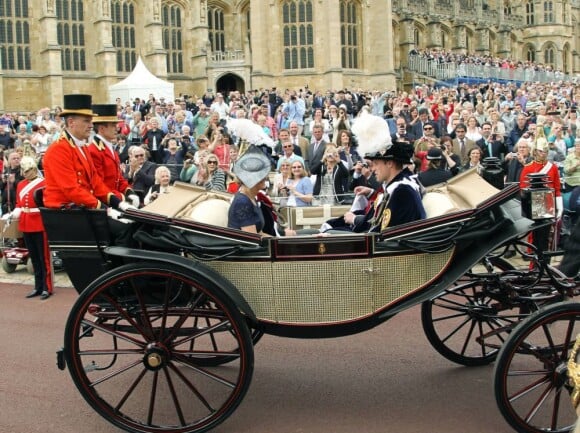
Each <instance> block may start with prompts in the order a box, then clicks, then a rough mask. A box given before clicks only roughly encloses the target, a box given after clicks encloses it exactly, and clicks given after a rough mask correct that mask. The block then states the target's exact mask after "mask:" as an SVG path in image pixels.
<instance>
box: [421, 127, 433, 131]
mask: <svg viewBox="0 0 580 433" xmlns="http://www.w3.org/2000/svg"><path fill="white" fill-rule="evenodd" d="M423 129H424V130H425V131H430V130H432V129H433V128H431V127H430V126H428V127H427V128H423Z"/></svg>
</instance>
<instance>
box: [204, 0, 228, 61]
mask: <svg viewBox="0 0 580 433" xmlns="http://www.w3.org/2000/svg"><path fill="white" fill-rule="evenodd" d="M207 25H208V27H209V42H210V44H211V50H212V52H214V53H215V52H217V51H225V50H226V42H225V41H226V30H225V24H224V10H223V9H221V8H218V7H215V6H214V7H209V8H208V10H207Z"/></svg>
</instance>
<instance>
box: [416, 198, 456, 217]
mask: <svg viewBox="0 0 580 433" xmlns="http://www.w3.org/2000/svg"><path fill="white" fill-rule="evenodd" d="M423 207H424V208H425V213H426V214H427V218H433V217H438V216H441V215H445V214H448V213H451V212H456V211H458V210H460V209H459V208H458V207H457V206H456V205H455V204H454V203H453V202H452V201H451V199H450V198H449V196H448V195H446V194H444V193H442V192H428V193H427V194H425V195H424V196H423Z"/></svg>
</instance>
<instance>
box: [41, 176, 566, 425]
mask: <svg viewBox="0 0 580 433" xmlns="http://www.w3.org/2000/svg"><path fill="white" fill-rule="evenodd" d="M436 193H438V194H441V197H440V199H441V200H442V201H444V202H445V203H447V204H450V203H451V204H453V206H451V207H449V206H448V209H447V211H446V212H442V213H441V214H440V215H438V216H433V217H431V218H427V219H425V220H422V221H417V222H414V223H410V224H405V225H402V226H397V227H393V228H390V229H388V230H386V231H384V232H382V233H366V234H345V235H331V236H297V237H289V238H283V237H282V238H274V237H261V236H259V235H257V234H252V233H247V232H242V231H238V230H232V229H228V228H227V227H223V226H221V225H219V224H217V221H219V218H217V217H216V218H213V221H209V222H210V223H208V222H207V221H206V222H200V221H198V220H196V219H195V218H192V216H193V215H195V214H196V212H194V209H191V208H188V210H187V212H185V213H184V212H183V208H184V206H185V203H182V201H184V200H185V199H184V197H187V200H185V201H188V202H189V201H191V199H192V196H191V195H190V196H189V197H188V196H187V194H181V195H180V196H179V197H172V196H171V194H167V197H164V198H163V199H164V200H165V205H164V204H163V202H159V204H157V205H156V208H155V209H154V210H155V212H153V211H152V210H151V209H147V208H146V209H144V210H131V211H128V212H126V213H125V215H124V217H125V218H126V219H128V220H130V221H132V223H133V225H134V227H135V228H136V231H135V236H134V238H135V239H136V241H138V243H139V246H140V247H139V248H126V247H119V246H114V245H112V244H111V240H110V237H109V236H110V235H109V233H110V232H109V230H108V227H107V225H108V219H107V216H106V213H105V212H104V211H97V210H86V209H65V210H55V209H46V208H41V212H42V215H43V219H44V222H45V227H46V229H47V232H48V237H49V241H50V244H51V248H52V249H53V250H56V251H58V252H59V254H60V257H61V258H62V260H63V263H64V267H65V270H66V271H67V273H68V274H69V276H70V279H71V281H72V283H73V285H74V286H75V288H76V289H77V290H78V291H79V294H80V296H79V298H78V300H77V301H76V303H75V304H74V306H73V307H72V309H71V312H70V316H69V318H68V320H67V324H66V329H65V339H64V347H63V349H62V351H60V352H59V354H58V362H59V366H60V367H61V368H63V369H64V368H65V367H68V369H69V371H70V374H71V376H72V378H73V381H74V382H75V384H76V386H77V388H78V389H79V391H80V392H81V393H82V395H83V397H84V398H85V399H86V400H87V402H88V403H89V404H90V405H91V406H92V407H93V408H94V409H95V410H96V411H97V412H98V413H99V414H100V415H102V416H103V417H105V418H106V419H107V420H109V421H110V422H112V423H113V424H115V425H116V426H118V427H120V428H122V429H125V430H127V431H132V432H153V431H155V432H167V433H169V432H171V433H177V432H181V433H184V432H202V431H207V430H209V429H211V428H213V427H215V426H216V425H218V424H219V423H221V422H222V421H224V420H225V419H226V418H227V417H229V416H230V415H231V414H232V413H233V412H234V410H235V409H236V407H237V406H238V405H239V404H240V402H241V401H242V399H243V398H244V395H245V394H246V392H247V390H248V387H249V385H250V381H251V378H252V372H253V357H254V346H255V345H256V344H257V343H258V341H259V340H260V338H261V336H262V335H263V334H264V333H267V334H272V335H278V336H284V337H294V338H329V337H339V336H344V335H350V334H355V333H358V332H362V331H365V330H368V329H371V328H373V327H375V326H377V325H380V324H382V323H383V322H385V321H387V320H388V319H389V318H391V317H393V316H394V315H396V314H397V313H398V312H401V311H403V310H405V309H407V308H410V307H412V306H414V305H418V304H421V303H422V304H423V314H422V318H423V324H424V328H425V330H426V332H427V335H428V337H429V340H430V341H431V342H432V344H433V345H434V347H435V348H436V349H437V350H438V351H439V352H441V353H443V354H444V355H445V356H447V357H448V358H449V359H452V360H454V361H457V362H461V363H463V364H467V365H470V364H483V363H487V362H490V361H492V360H493V359H494V358H495V357H496V356H497V353H498V351H499V350H500V348H501V347H502V345H504V344H503V343H504V342H505V340H506V339H507V337H508V336H509V335H508V334H510V332H511V331H512V329H513V327H514V326H515V325H517V323H518V322H519V321H520V320H521V319H522V318H525V317H527V316H529V315H530V313H532V312H533V311H535V310H537V309H539V308H540V307H542V306H543V305H545V304H548V303H553V302H556V301H560V300H562V299H565V298H566V297H569V296H571V295H574V294H575V286H574V285H573V284H571V282H570V281H569V280H568V279H566V278H563V276H562V275H561V274H558V272H557V271H555V270H554V269H553V268H551V267H549V266H544V264H545V263H544V261H543V260H542V255H541V254H539V255H537V254H535V253H534V252H533V251H532V252H531V253H530V257H532V258H533V260H537V263H538V265H541V266H538V267H537V268H536V269H534V270H532V271H527V270H526V271H520V270H517V269H513V267H512V266H511V265H510V264H509V262H506V261H505V260H503V259H502V258H501V253H502V250H503V249H505V246H506V245H508V244H511V243H514V242H520V243H522V242H523V241H521V240H520V239H521V238H522V237H523V236H524V235H525V234H526V233H528V232H529V231H530V230H533V229H534V228H535V227H537V226H538V225H540V224H546V223H537V222H534V221H532V220H529V219H526V218H523V217H522V216H521V210H520V204H519V202H518V201H516V200H514V197H515V196H516V195H517V194H518V193H519V188H518V186H517V185H514V186H509V187H507V188H505V189H503V190H501V191H500V190H496V189H495V188H493V187H491V186H490V185H488V184H487V183H486V182H485V181H483V180H482V179H481V178H479V177H478V176H477V175H476V174H474V173H470V174H469V175H466V176H462V177H461V178H460V179H458V180H457V181H454V182H453V183H450V184H448V185H445V186H443V187H441V188H440V189H438V191H436ZM163 206H166V208H165V209H163ZM197 213H199V212H197ZM211 222H215V223H211ZM538 257H539V258H538ZM498 275H499V277H498ZM449 311H452V312H453V313H452V314H448V312H449ZM464 329H467V331H463V330H464ZM457 336H460V337H459V338H460V342H459V343H457V342H456V341H454V339H455V338H456V337H457ZM502 350H504V353H505V348H504V349H502ZM506 356H507V355H504V358H505V357H506ZM501 357H502V355H501V354H500V359H501ZM505 365H508V367H505ZM510 365H511V364H510V362H509V360H508V361H504V367H505V368H507V369H508V370H509V366H510ZM546 368H548V367H546ZM500 370H501V369H500ZM499 374H500V375H503V376H504V377H507V375H508V373H503V370H501V371H500V373H499ZM564 385H565V384H562V383H560V382H558V383H554V384H553V387H554V389H556V388H558V390H559V391H561V390H562V389H564ZM511 404H512V403H511V402H509V403H508V406H510V405H511ZM568 405H569V404H568ZM563 406H564V405H562V407H563ZM569 406H570V405H569ZM561 412H563V411H561ZM552 418H553V417H552ZM532 421H534V422H535V420H532ZM541 422H548V423H550V422H551V424H548V425H547V426H543V425H542V427H547V428H548V430H546V431H552V432H556V431H564V430H558V429H559V428H561V426H560V424H557V423H554V422H553V421H550V418H548V421H545V418H542V421H541ZM558 422H559V421H558ZM565 422H568V420H566V421H565ZM523 424H525V425H526V427H527V426H528V421H527V420H526V421H525V422H524V423H523ZM529 424H530V425H531V426H532V427H530V428H535V427H533V426H535V425H536V424H535V423H532V422H530V423H529ZM567 425H568V426H569V423H568V424H567ZM555 427H557V428H555ZM525 431H527V430H525ZM529 431H539V430H529ZM542 431H544V430H542Z"/></svg>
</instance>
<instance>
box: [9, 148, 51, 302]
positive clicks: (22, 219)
mask: <svg viewBox="0 0 580 433" xmlns="http://www.w3.org/2000/svg"><path fill="white" fill-rule="evenodd" d="M20 171H21V173H22V176H24V180H22V181H20V182H19V183H18V187H17V190H16V208H15V209H14V210H13V211H12V213H11V215H10V217H11V218H15V219H18V229H19V230H20V231H21V232H22V234H23V237H24V242H25V243H26V248H27V249H28V257H29V259H30V260H31V261H32V265H33V267H34V289H32V291H31V292H30V293H28V294H27V295H26V297H27V298H33V297H36V296H40V299H41V300H45V299H48V298H49V297H50V296H51V295H52V291H53V281H52V264H51V260H52V258H51V254H50V249H49V246H48V239H47V238H46V232H45V231H44V225H43V224H42V217H41V216H40V211H39V209H38V207H37V206H36V204H35V201H34V192H35V191H36V190H38V189H41V188H44V186H45V182H44V179H43V178H41V177H39V176H38V168H37V166H36V161H35V160H34V158H32V157H30V156H25V157H23V158H22V160H21V161H20Z"/></svg>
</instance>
